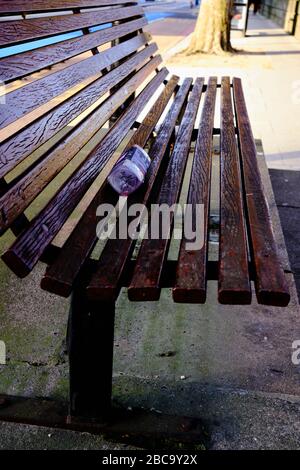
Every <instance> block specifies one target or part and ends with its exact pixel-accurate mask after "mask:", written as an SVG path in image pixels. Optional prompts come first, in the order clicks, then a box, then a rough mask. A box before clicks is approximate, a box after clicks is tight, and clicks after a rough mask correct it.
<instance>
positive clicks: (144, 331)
mask: <svg viewBox="0 0 300 470" xmlns="http://www.w3.org/2000/svg"><path fill="white" fill-rule="evenodd" d="M257 21H259V22H260V27H261V28H263V26H265V28H264V30H262V29H261V30H259V32H263V33H264V32H265V30H266V29H270V30H271V32H272V34H275V36H272V34H271V36H270V37H269V36H268V37H266V36H264V35H263V34H262V35H261V38H260V39H259V36H253V38H249V42H246V41H247V39H237V41H244V44H250V43H251V47H252V48H254V49H255V48H258V49H263V48H265V47H266V45H267V44H268V45H269V46H268V47H270V48H271V47H272V48H275V52H276V50H277V49H276V47H277V48H279V50H281V48H284V50H285V51H286V52H287V53H286V54H281V55H280V60H279V59H278V56H279V54H271V56H272V59H270V60H272V61H273V60H274V61H275V62H274V63H273V62H272V64H271V69H269V68H268V67H261V69H259V70H257V72H255V67H254V62H253V64H250V65H249V64H248V65H247V64H246V65H245V63H244V66H242V67H240V69H239V70H237V68H238V67H237V65H235V66H234V70H233V72H234V73H232V68H231V66H229V67H219V68H218V67H216V66H215V65H213V66H211V67H210V68H209V66H208V65H207V69H205V75H211V74H212V73H216V74H217V75H218V76H220V74H221V73H223V72H224V73H228V74H230V75H233V74H234V75H240V76H243V77H244V78H245V81H246V85H245V89H246V92H247V101H248V103H249V105H250V106H249V107H250V115H251V119H252V121H253V124H254V134H255V137H258V138H260V137H262V140H263V145H264V150H265V152H266V156H267V162H268V165H269V166H270V167H272V171H271V178H272V182H273V185H274V188H275V197H276V202H277V204H278V206H279V213H280V216H281V218H282V221H283V230H284V234H285V237H286V244H287V247H288V250H289V254H290V261H291V265H292V270H294V271H295V272H296V277H297V276H298V277H299V225H300V222H299V217H298V212H299V207H300V206H299V194H298V191H297V182H298V181H299V180H298V179H297V176H299V175H298V172H299V168H298V165H299V156H298V153H297V149H298V148H299V129H298V127H299V122H300V120H297V119H298V117H299V114H298V113H299V109H300V105H296V104H294V105H293V106H290V101H289V100H290V95H288V90H290V88H289V86H290V83H291V82H290V80H292V77H294V78H295V77H296V76H297V73H298V71H299V61H295V56H297V54H298V52H297V51H300V44H299V43H296V42H294V40H293V38H288V37H286V36H277V35H278V34H280V35H282V31H279V32H278V30H277V29H276V30H273V27H271V26H270V25H272V24H271V23H269V22H267V23H265V22H264V20H262V19H259V20H257ZM253 25H254V26H255V24H254V23H253V24H252V26H253ZM266 25H267V27H268V28H267V27H266ZM257 26H259V25H258V24H257ZM252 31H254V33H253V34H256V33H255V31H257V30H256V29H254V27H253V29H252ZM274 31H275V32H274ZM256 39H259V40H262V42H260V43H258V42H255V41H256ZM275 43H277V46H276V45H275ZM283 43H284V44H285V46H284V45H283ZM259 44H260V45H259ZM290 49H292V50H293V51H295V52H293V53H292V54H289V53H288V51H289V50H290ZM291 58H293V61H292V60H291ZM265 60H267V63H268V64H269V62H268V61H269V56H268V57H265V56H264V58H263V63H264V64H265V65H266V62H265ZM260 64H261V62H260ZM171 67H172V68H173V70H174V71H176V72H178V71H179V72H182V74H186V72H188V73H192V75H195V74H198V75H199V74H200V73H199V72H201V75H202V72H203V69H202V68H201V70H199V67H198V70H194V66H191V65H189V66H187V65H184V66H182V67H179V66H178V64H175V63H171ZM280 68H281V69H284V71H285V73H286V74H287V75H288V76H285V75H284V77H283V78H280V74H279V69H280ZM271 72H272V73H271ZM255 73H257V75H255ZM279 85H283V86H282V87H281V86H280V88H279ZM276 86H278V91H276ZM272 90H273V91H272ZM274 90H275V91H274ZM275 95H276V96H275ZM275 98H276V99H275ZM274 100H275V101H274ZM285 103H286V104H285ZM297 106H298V107H297ZM291 123H292V124H293V125H292V126H291ZM288 128H289V132H288ZM264 183H265V185H266V190H267V191H270V188H268V181H267V180H266V178H264ZM271 206H272V207H271V208H272V210H273V217H275V224H278V221H276V207H275V204H274V203H273V202H272V200H271ZM276 235H277V237H279V238H278V240H279V244H280V246H281V247H282V242H281V239H280V233H279V232H278V231H276ZM2 243H7V240H4V241H3V242H2ZM282 256H283V257H284V253H283V252H282ZM283 262H284V264H285V266H287V267H288V261H287V260H286V259H285V258H284V260H283ZM43 269H44V268H43V266H41V265H39V266H38V267H37V269H35V271H34V272H33V273H32V274H31V275H30V276H29V277H28V278H26V279H25V280H23V281H22V282H20V281H19V280H18V279H16V278H15V277H14V276H13V275H12V274H11V273H10V272H9V271H8V270H7V269H6V268H5V266H4V265H3V263H1V266H0V274H1V303H0V339H1V340H4V341H5V343H6V346H7V359H8V361H7V364H6V365H5V366H0V393H7V394H12V395H20V396H31V397H37V396H43V397H48V398H53V399H56V400H62V401H64V400H66V399H67V393H68V380H67V375H68V366H67V357H66V351H65V340H64V336H65V331H66V320H67V312H68V301H66V300H62V299H60V298H57V297H55V296H52V295H50V294H47V293H45V292H42V291H41V290H40V288H39V282H40V278H41V275H42V272H43ZM297 270H298V271H297ZM297 273H298V274H297ZM288 280H289V283H290V288H291V292H292V301H291V304H290V305H289V307H288V308H286V309H282V308H270V307H266V306H260V305H258V304H256V302H255V300H254V302H253V305H252V306H251V307H237V306H221V305H218V304H216V302H215V299H216V285H215V283H210V286H209V291H208V301H207V303H206V305H205V306H199V305H192V306H191V305H179V304H174V303H173V302H172V301H171V296H170V292H169V291H168V290H165V291H164V292H163V293H162V296H161V299H160V301H159V302H153V303H129V302H128V300H127V296H126V291H125V290H124V291H123V292H122V294H121V295H120V298H119V300H118V304H117V326H116V337H115V357H114V387H113V396H114V401H115V402H116V403H117V404H120V405H122V406H125V407H128V406H137V407H140V406H143V407H145V408H147V409H151V408H155V409H156V410H159V411H162V412H165V413H170V414H179V415H181V414H182V415H187V416H192V417H199V418H201V419H203V421H204V423H205V426H206V428H207V432H208V436H209V444H208V447H209V448H213V449H223V448H224V449H256V448H258V449H271V448H273V449H277V448H282V449H300V413H299V411H300V410H299V403H300V394H299V390H300V369H299V366H297V365H295V364H293V363H292V360H291V357H292V352H293V351H292V343H293V341H294V340H297V339H300V316H299V313H300V311H299V303H298V298H297V292H296V287H295V283H294V278H293V274H288ZM170 352H171V354H170ZM49 434H50V435H51V436H50V437H49ZM107 446H108V447H109V448H114V447H115V444H113V443H107V442H105V441H103V440H102V439H101V438H99V437H94V436H91V435H87V434H79V433H74V432H71V431H58V430H56V431H54V430H51V429H47V428H37V427H35V426H24V425H14V424H1V425H0V448H41V449H43V448H62V447H63V448H107ZM120 448H122V446H121V447H120Z"/></svg>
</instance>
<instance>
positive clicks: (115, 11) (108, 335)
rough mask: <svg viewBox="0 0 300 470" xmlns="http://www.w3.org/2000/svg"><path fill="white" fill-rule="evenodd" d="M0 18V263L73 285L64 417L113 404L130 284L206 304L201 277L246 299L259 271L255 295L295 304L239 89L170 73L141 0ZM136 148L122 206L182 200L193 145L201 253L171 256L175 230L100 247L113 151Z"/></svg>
mask: <svg viewBox="0 0 300 470" xmlns="http://www.w3.org/2000/svg"><path fill="white" fill-rule="evenodd" d="M96 7H97V8H96ZM45 13H46V15H45ZM0 14H1V19H2V20H4V22H2V23H1V30H0V46H1V52H2V57H3V58H2V59H1V62H0V69H1V80H2V82H4V83H5V90H6V95H5V103H4V104H1V128H0V134H1V147H0V152H1V154H0V178H1V180H0V181H1V185H0V191H1V193H0V230H1V234H4V233H5V232H6V231H7V230H8V229H11V230H12V232H13V234H14V235H15V241H14V242H13V244H12V245H11V246H9V247H8V248H7V250H6V251H5V252H4V253H3V255H2V259H3V260H4V262H5V263H6V264H7V266H9V268H10V269H11V270H12V271H13V272H14V273H15V274H16V275H17V276H19V277H21V278H23V277H25V276H27V275H28V274H29V273H30V272H31V271H32V270H33V269H34V267H35V266H36V264H37V263H38V262H39V261H42V262H44V263H46V264H47V268H46V272H45V274H44V277H43V278H42V279H41V286H42V288H43V289H45V290H47V291H49V292H52V293H55V294H57V295H60V296H63V297H68V296H69V295H70V294H72V301H71V302H72V308H71V313H70V321H69V333H68V338H69V359H70V415H71V416H80V417H87V418H90V419H92V418H94V419H100V418H103V417H105V416H106V415H107V414H108V413H109V410H110V404H111V386H112V357H113V337H114V312H115V302H116V300H117V298H118V295H119V292H120V289H121V288H122V287H124V286H125V287H128V295H129V299H130V300H132V301H149V300H158V299H159V297H160V291H161V289H162V288H165V287H167V288H172V292H173V299H174V301H175V302H186V303H204V302H205V301H206V291H207V282H208V281H210V280H217V281H218V300H219V302H221V303H224V304H241V305H242V304H250V303H251V298H252V296H253V292H252V287H251V282H252V281H253V283H254V285H255V293H256V298H257V301H258V302H259V303H261V304H265V305H275V306H286V305H287V304H288V303H289V299H290V296H289V291H288V287H287V283H286V279H285V273H284V271H283V269H282V267H281V264H280V261H279V257H278V254H277V249H276V244H275V240H274V235H273V230H272V226H271V222H270V215H269V209H268V204H267V202H266V198H265V196H264V191H263V185H262V182H261V177H260V172H259V169H258V165H257V155H256V148H255V142H254V139H253V135H252V131H251V126H250V123H249V118H248V114H247V109H246V104H245V100H244V95H243V90H242V84H241V80H240V79H239V78H234V79H233V80H232V81H231V80H230V79H229V78H228V77H224V78H222V79H221V81H219V82H218V80H217V78H215V77H211V78H210V79H209V80H208V81H207V82H206V81H205V80H204V79H203V78H197V79H196V80H194V81H193V80H192V79H191V78H185V79H184V80H183V81H182V82H180V80H179V78H178V77H177V76H169V73H168V70H167V69H166V68H165V67H161V57H160V56H159V55H158V54H157V46H156V44H155V43H153V42H151V37H150V35H149V34H148V33H147V32H143V27H144V26H145V25H146V24H147V21H146V18H145V16H144V11H143V9H142V8H141V7H140V6H137V4H136V2H135V1H132V0H64V2H60V1H58V0H48V1H45V2H42V1H41V0H31V1H28V0H22V1H21V0H14V1H5V0H4V1H1V3H0ZM6 17H7V18H6ZM219 99H220V106H217V105H216V103H218V100H219ZM150 101H151V105H150V106H149V105H148V104H149V102H150ZM200 105H201V106H202V107H201V108H200ZM145 107H146V111H145ZM199 109H200V111H201V112H199V113H198V110H199ZM143 111H144V115H143V117H142V119H140V118H139V117H140V115H141V113H142V112H143ZM198 114H199V116H200V117H199V119H200V122H199V125H198V124H197V125H196V122H197V119H198V118H197V115H198ZM107 123H109V126H108V125H107ZM214 136H216V138H218V137H220V162H221V164H220V175H221V177H220V186H219V192H220V214H219V216H220V226H219V233H220V235H219V259H218V260H215V261H213V260H210V259H208V247H209V229H210V194H211V189H212V188H211V186H215V185H216V181H214V180H212V178H211V175H212V153H213V138H214ZM133 144H138V145H140V146H142V147H145V148H146V149H147V150H148V151H149V154H150V157H151V160H152V163H151V166H150V170H149V172H148V174H147V179H146V182H145V184H144V185H143V186H142V187H141V188H140V190H138V191H137V192H135V193H133V194H132V195H131V196H129V198H128V206H130V205H131V204H134V203H143V204H144V205H145V206H148V207H149V206H150V204H152V203H159V204H163V203H164V204H168V205H169V206H171V205H172V204H174V203H176V202H177V201H178V200H179V196H180V193H181V188H182V184H183V179H184V178H185V177H187V175H186V167H187V161H188V158H191V153H192V154H193V163H192V170H191V173H190V181H189V183H188V184H189V190H188V195H187V203H189V204H191V205H192V206H191V207H192V208H195V207H196V204H203V207H204V232H203V233H204V243H203V247H202V248H201V249H199V250H194V251H190V250H189V249H188V248H187V240H186V239H183V240H182V241H181V244H180V250H179V253H178V257H177V259H175V260H174V259H172V260H169V259H168V251H169V247H170V240H168V239H163V238H160V239H144V240H143V241H142V243H141V246H140V249H139V251H138V254H137V255H136V256H133V252H134V249H135V245H136V241H135V240H132V239H131V238H129V237H127V238H126V239H120V238H119V239H115V240H113V239H109V240H108V241H107V242H106V244H105V246H104V247H103V249H102V251H101V252H100V254H99V255H98V257H96V256H95V254H94V255H93V256H91V254H92V252H93V251H94V249H95V247H96V246H97V242H98V238H97V234H96V225H97V223H98V222H99V217H97V215H96V210H97V207H98V206H99V205H100V204H102V203H110V204H113V205H114V206H115V205H116V204H117V203H118V199H119V198H118V195H117V194H116V193H115V192H114V191H113V190H112V189H111V188H110V187H109V185H108V184H107V183H106V179H105V177H106V175H107V172H108V169H109V168H110V167H111V166H112V164H113V163H114V162H115V161H116V158H117V156H118V153H117V151H118V150H119V149H120V146H123V148H129V147H130V146H132V145H133ZM78 155H81V160H80V159H79V160H78V159H77V158H78ZM82 155H83V156H82ZM76 159H77V160H76ZM74 162H75V163H74ZM73 163H74V165H73V166H72V164H73ZM101 172H102V173H101ZM99 175H100V176H99ZM101 175H104V176H102V179H101ZM99 178H100V180H99ZM97 181H99V182H98V186H97V185H96V190H95V188H94V192H93V193H90V191H91V190H90V188H91V187H94V186H95V184H96V183H95V182H97ZM212 181H213V185H212ZM93 183H94V186H92V185H93ZM90 194H92V197H90V200H88V202H86V200H87V199H88V197H89V195H90ZM83 201H84V202H83ZM75 209H77V219H76V218H75V219H74V218H72V214H74V210H75ZM78 214H79V217H78ZM74 220H75V221H76V223H74ZM130 221H132V219H130V218H129V222H130ZM171 225H172V227H173V226H174V216H173V217H172V216H171ZM66 233H67V234H68V236H67V237H66V240H64V242H63V243H62V244H60V245H59V243H57V236H58V235H59V234H66ZM45 308H46V306H45Z"/></svg>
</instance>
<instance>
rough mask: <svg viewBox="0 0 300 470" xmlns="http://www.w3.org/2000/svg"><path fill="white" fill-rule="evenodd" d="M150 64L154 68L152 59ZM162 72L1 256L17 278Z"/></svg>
mask: <svg viewBox="0 0 300 470" xmlns="http://www.w3.org/2000/svg"><path fill="white" fill-rule="evenodd" d="M152 63H153V64H154V66H155V63H156V59H153V61H152ZM167 73H168V72H167V70H166V69H162V70H161V71H160V72H159V73H158V74H157V75H156V76H155V78H153V79H152V80H151V82H150V83H149V84H148V85H147V86H146V87H145V88H144V90H143V91H142V92H141V93H140V94H139V96H138V97H137V98H136V99H135V100H134V101H133V102H132V104H131V106H130V107H129V108H128V109H127V110H126V111H125V112H124V114H123V115H122V116H121V118H120V119H118V121H117V122H116V124H115V125H114V126H113V127H112V128H111V129H110V131H109V132H108V133H107V134H106V135H105V137H104V139H103V140H102V141H101V142H100V144H99V145H98V146H97V147H96V149H95V150H94V151H93V152H92V153H91V154H90V156H89V157H88V159H87V160H86V161H84V162H83V164H82V165H81V166H80V167H79V169H78V170H77V171H76V173H75V174H74V175H71V176H70V178H69V179H68V180H67V181H66V183H65V184H64V186H63V187H62V188H61V189H60V190H59V191H58V193H57V194H56V195H55V196H54V197H53V198H52V199H51V201H50V202H49V203H48V204H47V205H46V207H45V208H44V209H43V210H42V211H41V212H40V214H39V215H38V216H36V217H35V219H34V220H33V221H32V223H31V225H30V227H29V229H28V230H26V231H24V232H23V233H22V234H21V236H20V237H19V238H18V239H17V240H16V241H15V243H14V244H13V245H12V246H11V247H10V248H9V250H8V251H6V252H5V253H4V255H3V257H2V258H3V259H4V261H5V262H6V264H7V265H8V266H9V267H10V268H11V269H12V271H14V272H15V273H16V274H17V275H18V276H20V277H24V276H26V275H27V274H28V273H29V272H30V271H31V270H32V269H33V267H34V266H35V264H36V263H37V261H38V260H39V258H40V256H41V255H42V253H43V252H44V250H45V248H46V247H47V245H48V244H49V243H50V242H51V241H52V240H53V238H54V237H55V235H56V234H57V232H58V231H59V230H60V228H61V227H62V225H63V224H64V222H65V221H66V220H67V218H68V216H69V215H70V213H71V212H72V210H73V209H74V208H75V207H76V205H77V204H78V203H79V201H80V199H81V197H82V196H83V195H84V193H85V192H86V191H87V190H88V188H89V187H90V185H91V184H92V183H93V181H94V180H95V178H96V177H97V175H98V174H99V172H100V171H101V169H102V168H103V167H104V165H105V164H106V163H107V161H108V159H109V158H110V157H111V155H112V154H113V152H114V151H115V150H116V148H117V147H118V145H119V144H120V142H121V141H122V139H123V138H124V137H125V135H126V134H127V132H128V129H129V128H130V127H131V126H132V124H133V123H134V121H135V120H136V118H137V116H138V115H139V114H140V112H141V111H142V109H143V107H144V105H145V102H147V101H148V100H149V99H150V97H151V96H152V94H153V93H154V92H155V90H156V89H157V87H158V86H159V85H160V83H162V81H163V80H164V78H165V77H166V75H167Z"/></svg>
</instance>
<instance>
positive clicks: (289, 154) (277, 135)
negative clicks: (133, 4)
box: [150, 12, 300, 171]
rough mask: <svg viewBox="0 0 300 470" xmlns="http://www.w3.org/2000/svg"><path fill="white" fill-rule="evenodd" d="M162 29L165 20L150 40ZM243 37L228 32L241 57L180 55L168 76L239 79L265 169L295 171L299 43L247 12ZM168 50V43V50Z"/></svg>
mask: <svg viewBox="0 0 300 470" xmlns="http://www.w3.org/2000/svg"><path fill="white" fill-rule="evenodd" d="M167 26H168V24H167V20H165V21H160V22H158V23H156V24H155V29H154V25H153V27H151V26H150V31H151V32H152V34H153V35H154V40H156V38H157V39H159V40H161V39H160V38H161V37H162V35H163V34H164V33H163V32H164V31H166V30H167ZM175 28H176V26H175V25H174V29H175ZM189 28H192V21H190V24H189ZM187 30H188V28H187ZM248 35H249V36H248V37H246V38H239V37H238V35H237V34H236V33H235V32H234V33H233V40H232V44H233V46H234V47H235V48H237V49H242V50H243V51H244V52H243V53H240V54H236V55H233V56H231V57H230V56H229V57H227V56H226V57H224V58H222V57H219V56H207V55H197V56H185V55H184V54H179V55H177V56H174V57H172V58H170V59H169V60H168V63H167V65H168V66H169V69H170V71H171V72H172V73H177V74H179V75H182V76H186V75H191V76H196V75H200V76H201V75H202V76H205V77H208V76H210V75H217V76H219V77H220V76H221V75H230V76H239V77H241V78H242V79H243V82H244V90H245V94H246V100H247V104H248V109H249V114H250V119H251V122H252V125H253V132H254V135H255V138H257V139H262V141H263V146H264V152H265V155H266V159H267V163H268V166H269V168H276V169H286V170H296V171H299V170H300V152H299V147H300V137H299V136H300V60H299V59H300V42H299V41H297V40H296V39H295V38H294V37H293V36H289V35H287V34H285V33H284V32H283V30H282V29H280V28H278V27H277V26H276V25H274V23H272V22H271V21H269V20H267V19H265V18H264V17H262V16H260V15H256V16H254V15H253V14H252V13H251V12H250V17H249V29H248ZM173 46H174V42H172V43H171V42H170V48H172V47H173Z"/></svg>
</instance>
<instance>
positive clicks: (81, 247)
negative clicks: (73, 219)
mask: <svg viewBox="0 0 300 470" xmlns="http://www.w3.org/2000/svg"><path fill="white" fill-rule="evenodd" d="M177 83H178V77H172V78H171V79H170V80H169V82H168V84H167V85H166V87H165V89H164V90H163V92H162V93H161V95H160V96H159V98H158V99H157V100H156V102H155V104H154V105H153V107H152V108H151V110H150V111H149V113H148V114H147V116H146V117H145V119H144V120H143V122H142V123H141V125H140V126H139V128H138V130H137V131H136V132H135V133H134V135H133V136H132V138H131V139H130V141H129V142H128V144H127V148H129V147H131V146H132V145H134V144H137V145H140V146H142V147H144V145H145V144H146V142H147V140H148V138H149V136H150V134H151V132H152V131H153V129H154V127H155V125H156V123H157V121H158V119H159V117H160V116H161V114H162V112H163V110H164V108H165V106H166V105H167V103H168V101H169V99H170V97H171V95H172V93H173V92H174V89H175V87H176V85H177ZM117 200H118V195H117V193H116V192H115V191H113V190H112V189H111V187H110V186H109V185H108V184H107V183H106V182H105V183H104V185H103V186H102V187H101V188H100V190H99V191H98V193H97V194H96V196H95V197H94V198H93V200H92V202H91V203H90V205H89V207H88V208H87V209H86V211H85V212H84V214H83V215H82V217H81V219H80V220H79V222H78V224H77V225H76V227H75V229H74V230H73V232H72V233H71V235H70V237H69V238H68V240H67V241H66V243H65V244H64V246H63V248H62V249H61V253H60V256H59V257H58V258H57V260H56V261H55V262H54V264H53V265H51V266H50V267H49V268H48V269H47V270H46V273H45V276H44V278H43V279H42V283H41V286H42V288H43V289H45V290H47V291H50V292H53V293H56V294H59V295H62V296H64V297H67V296H68V295H70V293H71V291H72V287H73V284H74V281H75V279H76V277H77V275H78V274H79V272H80V269H81V267H82V266H83V264H84V261H85V260H86V258H87V257H88V256H89V254H90V253H91V251H92V249H93V247H94V246H95V243H96V241H97V235H96V230H95V227H96V225H97V223H98V220H97V216H96V210H97V207H98V206H99V205H100V204H101V203H103V202H108V201H109V202H110V204H112V203H114V204H116V202H117ZM121 253H122V251H121ZM117 259H118V260H119V259H120V253H118V256H117ZM100 263H101V262H100ZM109 271H110V272H111V266H110V269H109Z"/></svg>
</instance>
